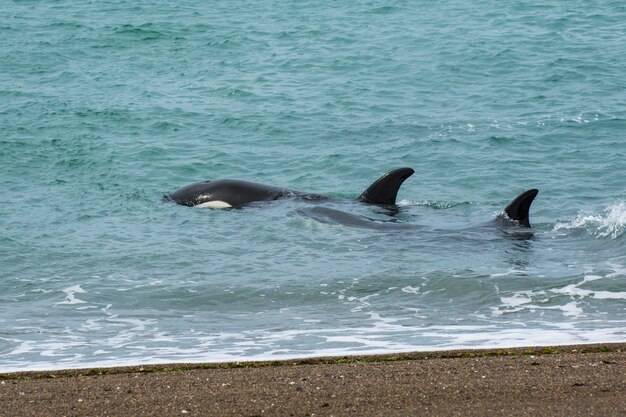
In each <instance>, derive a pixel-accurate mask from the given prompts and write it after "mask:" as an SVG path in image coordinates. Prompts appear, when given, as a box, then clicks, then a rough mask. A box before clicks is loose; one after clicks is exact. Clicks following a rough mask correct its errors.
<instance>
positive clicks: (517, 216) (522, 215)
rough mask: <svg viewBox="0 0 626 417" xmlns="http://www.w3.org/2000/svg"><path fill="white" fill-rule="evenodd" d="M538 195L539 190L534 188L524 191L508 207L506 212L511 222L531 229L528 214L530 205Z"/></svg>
mask: <svg viewBox="0 0 626 417" xmlns="http://www.w3.org/2000/svg"><path fill="white" fill-rule="evenodd" d="M537 193H539V190H537V189H534V188H533V189H532V190H528V191H524V192H523V193H521V194H520V195H518V196H517V197H515V199H514V200H513V201H511V202H510V203H509V205H508V206H506V208H505V209H504V212H505V213H506V215H507V216H509V218H510V219H511V220H516V221H517V222H519V224H521V225H522V226H526V227H530V222H529V220H528V212H529V211H530V205H531V204H532V203H533V200H534V199H535V197H537Z"/></svg>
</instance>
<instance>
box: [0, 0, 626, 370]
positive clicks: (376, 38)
mask: <svg viewBox="0 0 626 417" xmlns="http://www.w3.org/2000/svg"><path fill="white" fill-rule="evenodd" d="M0 9H1V11H0V190H1V195H2V198H1V199H0V226H1V227H0V371H17V370H29V369H55V368H73V367H87V366H109V365H122V364H144V363H155V362H191V361H225V360H250V359H275V358H276V359H278V358H293V357H304V356H314V355H345V354H364V353H380V352H398V351H413V350H433V349H452V348H461V347H495V346H502V347H508V346H528V345H548V344H550V345H552V344H569V343H591V342H607V341H622V342H623V341H625V340H626V236H624V234H625V229H626V177H625V175H624V173H625V172H626V5H625V4H624V2H621V1H610V0H605V1H602V0H598V1H582V0H573V1H568V2H564V1H555V0H542V1H517V2H499V1H485V2H475V1H469V0H456V1H454V0H451V1H443V2H422V1H416V2H410V1H401V0H397V1H394V0H390V1H385V2H381V1H354V2H345V3H338V2H326V1H321V2H320V1H315V2H313V1H297V2H288V1H272V0H256V1H229V2H213V1H200V0H186V1H178V2H169V1H160V0H137V1H132V2H131V1H122V0H110V1H98V2H91V1H10V0H6V1H2V5H1V7H0ZM401 166H409V167H412V168H414V169H415V174H414V175H413V176H412V177H411V178H409V179H408V180H407V181H406V183H405V184H404V185H403V186H402V188H401V190H400V193H399V207H398V210H397V212H391V211H389V210H386V209H384V208H380V207H373V206H366V205H362V204H357V203H351V202H349V200H350V199H353V198H355V197H356V196H358V195H359V194H360V193H361V192H362V191H363V190H364V189H365V188H366V187H367V186H368V185H369V184H370V183H371V182H372V181H374V180H375V179H376V178H377V177H379V176H380V175H382V174H383V173H384V172H386V171H389V170H391V169H393V168H396V167H401ZM215 178H237V179H246V180H251V181H257V182H262V183H268V184H272V185H280V186H285V187H289V188H293V189H296V190H301V191H308V192H315V193H321V194H325V195H328V196H331V197H333V198H334V199H336V200H337V202H328V203H322V202H314V201H309V202H302V201H295V200H283V201H275V202H267V203H260V204H254V205H251V206H249V207H244V208H241V209H233V210H212V209H197V208H190V207H183V206H179V205H176V204H173V203H171V202H167V201H163V200H162V196H163V195H164V194H167V193H171V192H173V191H175V190H176V189H178V188H179V187H182V186H184V185H187V184H190V183H193V182H197V181H202V180H208V179H215ZM529 188H538V189H539V190H540V193H539V195H538V197H537V199H536V200H535V202H534V203H533V206H532V209H531V223H532V226H533V228H532V230H533V234H532V235H519V234H516V233H507V232H506V231H505V230H504V229H502V228H500V227H498V225H497V223H493V222H490V221H491V220H492V219H493V218H494V217H496V216H497V214H498V213H500V212H501V211H502V209H503V207H505V206H506V204H507V203H508V202H509V201H510V200H511V199H512V198H514V197H515V196H516V195H517V194H519V193H520V192H522V191H524V190H526V189H529ZM342 200H346V201H345V202H344V201H342ZM324 204H326V205H329V206H330V207H331V208H338V209H341V210H344V211H347V212H350V213H353V214H357V215H361V216H365V217H369V218H372V219H374V220H376V221H377V222H379V223H380V224H385V223H400V224H409V225H420V226H423V227H422V228H417V227H416V228H414V229H408V230H400V229H398V230H396V229H394V228H390V229H389V230H386V229H384V230H372V229H369V228H359V227H347V226H345V225H342V224H338V223H333V222H320V221H318V219H316V218H314V217H311V216H308V215H307V213H309V212H310V210H312V209H313V208H315V207H316V206H319V205H324Z"/></svg>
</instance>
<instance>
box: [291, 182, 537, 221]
mask: <svg viewBox="0 0 626 417" xmlns="http://www.w3.org/2000/svg"><path fill="white" fill-rule="evenodd" d="M538 193H539V190H537V189H531V190H528V191H524V192H523V193H521V194H520V195H518V196H517V197H515V198H514V199H513V200H512V201H511V202H510V203H509V204H508V205H507V206H506V207H505V208H504V210H503V211H502V213H501V214H500V215H498V216H497V217H496V220H497V221H501V222H505V223H501V224H502V225H503V226H509V225H510V224H511V223H512V224H513V225H517V226H520V227H523V228H530V220H529V212H530V206H531V204H532V202H533V200H534V199H535V197H536V196H537V194H538ZM298 213H299V214H300V215H305V216H307V217H310V218H312V219H314V220H316V221H318V222H321V223H327V224H340V225H342V226H349V227H359V228H365V229H374V230H383V231H387V230H389V231H391V230H422V229H425V226H421V225H416V224H409V223H397V222H388V221H380V220H374V219H370V218H369V217H366V216H362V215H358V214H352V213H347V212H345V211H342V210H337V209H334V208H331V207H324V206H315V207H312V208H307V209H300V210H298Z"/></svg>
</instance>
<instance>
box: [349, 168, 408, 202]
mask: <svg viewBox="0 0 626 417" xmlns="http://www.w3.org/2000/svg"><path fill="white" fill-rule="evenodd" d="M414 172H415V171H414V170H413V169H412V168H398V169H394V170H393V171H390V172H388V173H386V174H385V175H383V176H382V177H380V178H379V179H377V180H376V181H374V183H373V184H372V185H370V186H369V187H368V189H367V190H365V191H363V194H361V195H360V196H359V197H358V198H357V199H356V200H357V201H362V202H364V203H369V204H385V205H393V204H396V196H397V195H398V189H399V188H400V186H401V185H402V183H403V182H404V180H406V179H407V178H409V177H410V176H411V175H413V173H414Z"/></svg>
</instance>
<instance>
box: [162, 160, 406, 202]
mask: <svg viewBox="0 0 626 417" xmlns="http://www.w3.org/2000/svg"><path fill="white" fill-rule="evenodd" d="M414 172H415V171H414V170H413V169H412V168H407V167H404V168H397V169H394V170H393V171H390V172H388V173H386V174H385V175H383V176H382V177H380V178H378V179H377V180H376V181H374V182H373V183H372V184H371V185H370V186H369V187H368V188H367V189H366V190H365V191H363V193H361V195H359V196H358V197H357V198H356V201H358V202H361V203H367V204H377V205H389V206H392V205H395V204H396V197H397V194H398V190H399V189H400V186H401V185H402V183H403V182H404V181H405V180H406V179H407V178H409V177H410V176H411V175H413V173H414ZM164 198H165V199H167V200H173V201H175V202H176V203H178V204H181V205H184V206H191V207H209V208H231V207H241V206H244V205H246V204H250V203H253V202H257V201H273V200H279V199H284V198H294V199H303V200H326V199H328V198H327V197H324V196H322V195H319V194H311V193H303V192H300V191H295V190H291V189H288V188H281V187H274V186H270V185H265V184H257V183H254V182H248V181H241V180H231V179H221V180H212V181H204V182H198V183H195V184H191V185H187V186H185V187H183V188H181V189H179V190H177V191H175V192H174V193H172V194H170V195H166V196H164Z"/></svg>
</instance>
